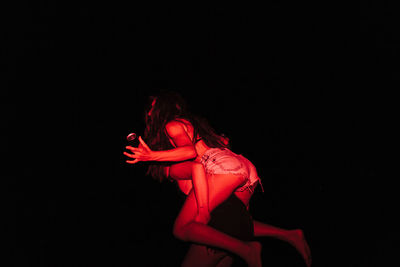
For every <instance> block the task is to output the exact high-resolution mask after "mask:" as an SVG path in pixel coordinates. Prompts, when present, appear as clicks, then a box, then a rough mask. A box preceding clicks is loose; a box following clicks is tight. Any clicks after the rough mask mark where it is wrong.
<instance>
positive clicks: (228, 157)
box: [201, 148, 261, 191]
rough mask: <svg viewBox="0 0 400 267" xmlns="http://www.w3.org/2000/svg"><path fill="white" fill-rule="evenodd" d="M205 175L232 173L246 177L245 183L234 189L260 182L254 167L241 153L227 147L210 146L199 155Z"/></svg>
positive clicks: (250, 186)
mask: <svg viewBox="0 0 400 267" xmlns="http://www.w3.org/2000/svg"><path fill="white" fill-rule="evenodd" d="M201 163H202V164H203V166H204V169H205V171H206V174H207V175H213V174H234V175H242V176H243V177H245V178H246V183H245V185H243V186H241V187H240V188H238V189H237V190H236V191H244V190H246V189H249V190H250V191H253V190H252V188H253V186H254V185H256V184H257V183H260V184H261V180H260V178H259V177H258V174H257V170H256V167H255V166H254V165H253V164H252V163H251V162H250V161H249V160H248V159H246V158H245V157H243V156H242V155H238V154H235V153H233V152H232V151H230V150H229V149H227V148H223V149H221V148H210V149H208V150H207V151H206V152H205V153H204V154H203V156H202V157H201Z"/></svg>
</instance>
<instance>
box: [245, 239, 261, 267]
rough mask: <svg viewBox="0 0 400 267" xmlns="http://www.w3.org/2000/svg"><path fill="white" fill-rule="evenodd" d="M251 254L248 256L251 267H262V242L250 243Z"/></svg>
mask: <svg viewBox="0 0 400 267" xmlns="http://www.w3.org/2000/svg"><path fill="white" fill-rule="evenodd" d="M247 244H248V245H249V248H250V249H249V253H248V254H247V255H246V258H245V260H246V262H247V265H248V266H249V267H262V264H261V244H260V242H248V243H247Z"/></svg>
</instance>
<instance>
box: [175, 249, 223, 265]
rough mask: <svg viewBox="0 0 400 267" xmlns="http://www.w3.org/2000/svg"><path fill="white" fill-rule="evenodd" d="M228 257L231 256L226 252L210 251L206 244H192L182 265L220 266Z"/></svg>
mask: <svg viewBox="0 0 400 267" xmlns="http://www.w3.org/2000/svg"><path fill="white" fill-rule="evenodd" d="M226 257H229V256H228V254H227V253H226V252H223V251H216V252H215V253H210V252H209V251H208V248H207V247H206V246H204V245H197V244H192V245H191V246H190V248H189V250H188V252H187V253H186V256H185V258H184V259H183V262H182V267H216V266H218V267H219V266H220V265H219V264H220V262H221V261H222V260H223V259H224V258H226Z"/></svg>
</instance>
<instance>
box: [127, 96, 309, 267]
mask: <svg viewBox="0 0 400 267" xmlns="http://www.w3.org/2000/svg"><path fill="white" fill-rule="evenodd" d="M145 138H146V140H148V141H149V142H150V143H149V145H150V146H151V147H152V148H153V149H155V150H156V151H153V150H151V149H150V148H149V146H147V144H146V143H145V142H144V141H143V140H142V139H141V138H139V140H140V143H141V147H139V148H133V147H127V148H128V149H130V150H131V151H132V152H133V153H134V154H130V153H125V155H127V156H128V157H131V158H134V159H135V160H131V161H127V162H128V163H137V162H139V161H158V162H163V163H161V164H160V163H158V164H153V165H151V167H150V168H149V173H151V174H152V175H153V177H157V178H159V179H160V180H161V179H165V178H166V177H170V178H172V179H174V180H175V181H177V183H178V185H179V187H180V188H181V190H182V191H183V192H185V193H188V192H190V193H189V195H188V197H187V199H186V201H185V204H184V205H183V207H182V210H181V212H180V213H179V215H178V217H177V219H176V221H175V225H174V234H175V236H176V237H177V238H179V239H181V240H184V241H191V242H195V243H201V244H205V245H210V246H215V247H219V248H223V249H225V250H228V251H230V252H232V253H235V254H237V255H239V256H240V257H242V258H243V259H244V260H245V261H246V262H247V264H248V265H249V266H261V259H260V250H261V246H260V244H259V243H257V242H243V241H241V240H239V239H236V238H233V237H232V236H228V235H226V234H223V233H221V232H219V231H216V230H215V229H213V228H211V227H209V226H207V225H205V224H203V223H206V222H207V221H208V218H207V212H208V210H207V212H205V214H206V217H204V218H200V219H198V217H199V214H200V213H201V212H198V211H200V209H201V207H199V206H200V204H199V205H198V203H200V201H201V196H202V197H203V198H204V195H207V193H208V198H209V199H208V201H206V203H207V204H208V205H209V210H213V209H215V207H217V206H218V205H219V204H221V203H222V202H224V201H225V200H226V199H227V198H228V197H229V196H230V195H231V194H232V193H233V192H235V195H236V196H237V197H238V198H239V199H241V200H242V201H243V203H244V204H245V205H246V206H247V205H248V202H249V200H250V197H251V195H252V193H253V190H254V188H255V187H256V186H257V184H258V182H259V178H258V176H257V172H256V170H255V167H254V166H253V165H252V164H251V163H250V162H249V161H248V160H247V159H246V158H244V157H243V156H240V155H236V154H234V153H233V152H231V151H230V150H229V149H227V148H226V143H224V139H223V138H221V137H220V136H218V135H216V134H215V132H214V131H213V130H212V128H211V127H209V125H208V124H207V123H206V122H205V121H204V120H200V119H198V118H197V117H195V116H193V115H191V114H190V113H189V112H187V109H186V104H185V102H184V101H183V99H182V98H181V97H180V96H179V95H177V94H176V93H165V94H160V95H159V96H158V97H157V98H154V99H153V100H152V105H151V108H150V110H149V112H148V113H147V116H146V131H145ZM171 162H180V163H177V164H173V165H171ZM203 166H204V168H205V170H206V172H207V177H208V178H207V184H208V189H207V186H205V187H204V186H203V187H202V190H200V192H201V193H200V194H199V193H197V194H196V182H195V181H194V180H195V179H193V185H194V190H193V191H195V193H193V192H191V180H190V179H191V178H192V177H193V178H194V177H196V176H200V177H201V176H202V175H203V176H204V169H203ZM200 180H201V179H200ZM203 180H204V179H203ZM208 190H209V191H208ZM205 191H206V193H205ZM195 195H197V200H196V196H195ZM199 196H200V200H199ZM204 199H206V197H205V198H204ZM204 199H203V200H204ZM199 221H202V222H203V223H198V222H199ZM254 226H255V228H254V229H255V233H256V235H257V233H258V234H261V235H272V234H273V233H272V232H274V233H275V234H276V233H277V232H279V231H277V229H278V228H273V227H269V226H268V225H263V224H260V223H257V222H256V223H254ZM271 231H272V232H271ZM284 231H286V230H284ZM279 236H282V239H285V238H286V237H287V236H289V235H288V233H285V234H283V232H281V233H280V234H278V235H277V237H279ZM296 238H297V241H294V242H291V243H292V244H294V243H295V247H296V248H297V249H298V250H299V252H300V253H302V255H303V257H305V259H306V260H307V258H308V256H307V254H308V252H307V246H306V243H305V245H304V244H303V245H299V244H300V243H301V241H300V242H299V240H300V239H301V238H300V236H299V234H297V237H296ZM296 238H294V239H293V238H292V240H289V239H290V238H287V239H288V240H286V241H289V242H290V241H293V240H295V239H296ZM303 243H304V242H303ZM296 244H297V245H296ZM301 247H303V248H301Z"/></svg>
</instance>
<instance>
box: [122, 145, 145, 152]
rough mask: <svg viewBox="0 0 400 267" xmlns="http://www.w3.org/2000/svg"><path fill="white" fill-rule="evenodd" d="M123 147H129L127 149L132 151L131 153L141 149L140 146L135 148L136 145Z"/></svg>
mask: <svg viewBox="0 0 400 267" xmlns="http://www.w3.org/2000/svg"><path fill="white" fill-rule="evenodd" d="M125 148H126V149H129V150H130V151H132V152H133V153H135V152H140V151H142V149H141V148H137V147H133V146H126V147H125Z"/></svg>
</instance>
